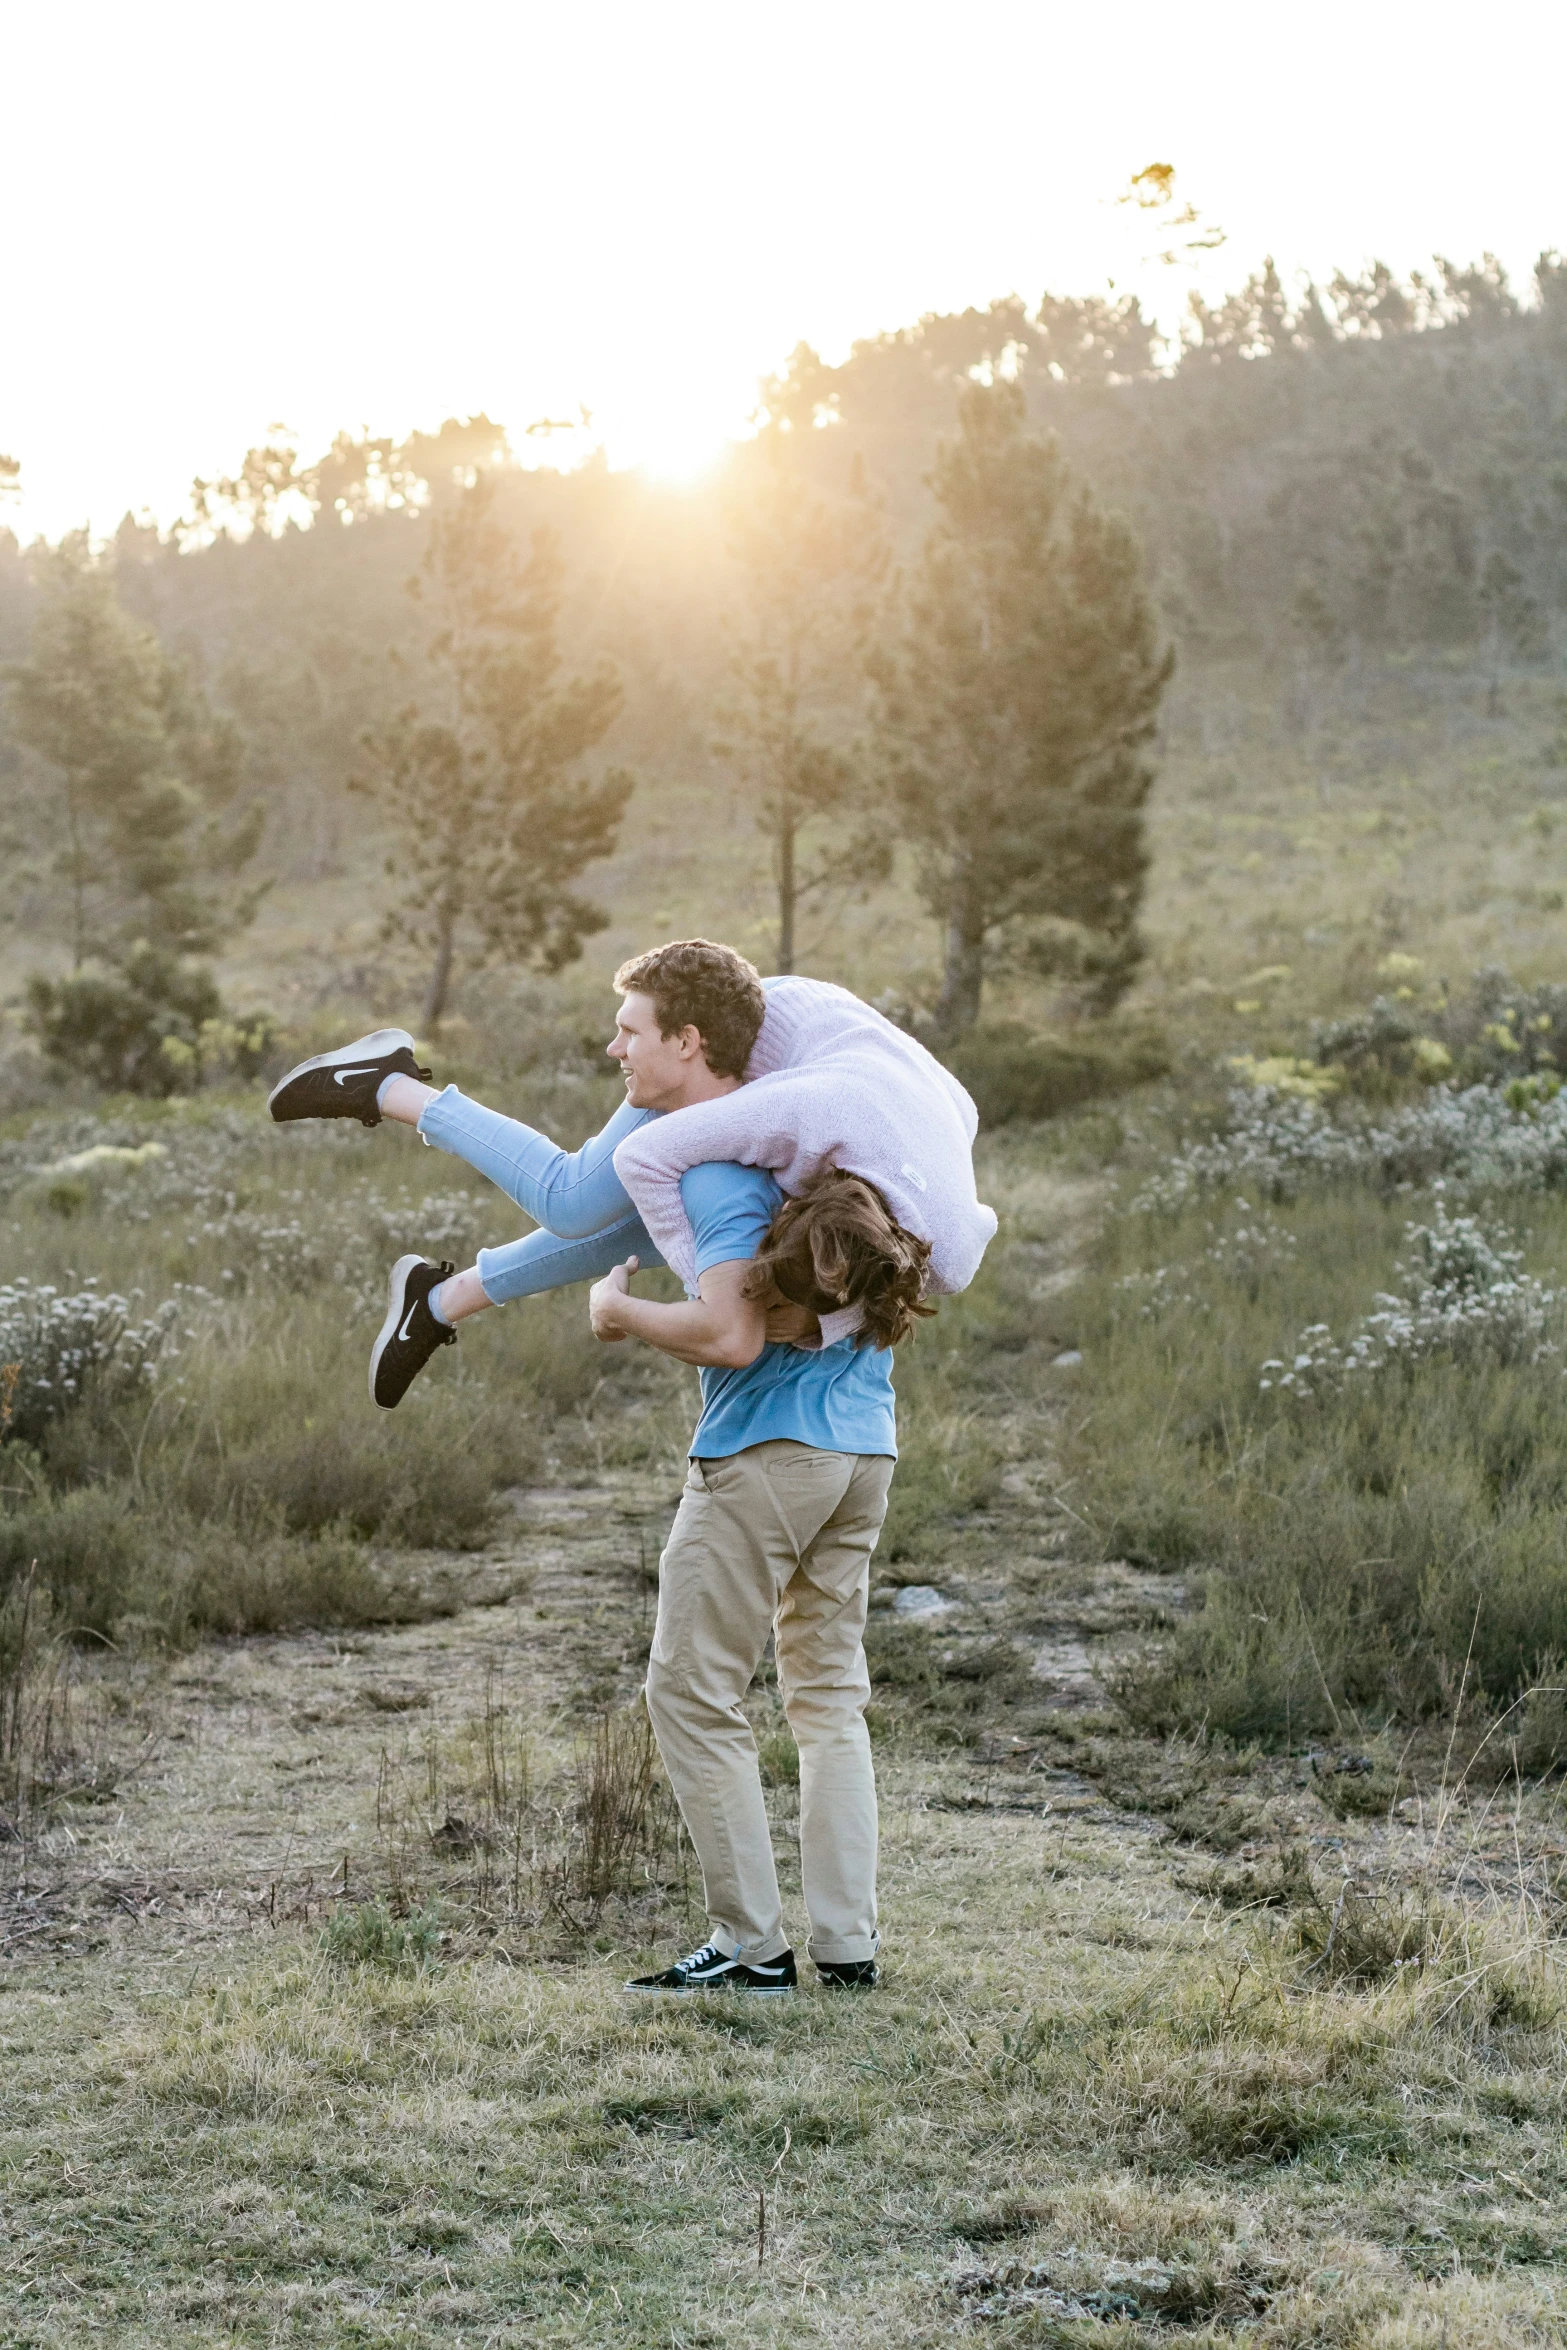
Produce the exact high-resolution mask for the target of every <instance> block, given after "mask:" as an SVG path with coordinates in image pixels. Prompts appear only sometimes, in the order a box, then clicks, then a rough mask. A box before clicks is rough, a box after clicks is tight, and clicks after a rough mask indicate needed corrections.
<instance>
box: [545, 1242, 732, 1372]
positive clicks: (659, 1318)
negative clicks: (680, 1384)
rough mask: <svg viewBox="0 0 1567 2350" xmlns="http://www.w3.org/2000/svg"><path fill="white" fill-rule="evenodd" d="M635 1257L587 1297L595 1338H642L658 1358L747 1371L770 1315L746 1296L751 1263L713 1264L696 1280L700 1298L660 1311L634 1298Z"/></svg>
mask: <svg viewBox="0 0 1567 2350" xmlns="http://www.w3.org/2000/svg"><path fill="white" fill-rule="evenodd" d="M636 1269H637V1260H636V1258H635V1257H628V1258H627V1259H626V1262H625V1263H624V1264H623V1265H617V1266H616V1267H615V1268H614V1270H613V1272H610V1273H606V1274H605V1276H604V1278H603V1280H602V1281H596V1282H595V1283H594V1285H593V1287H592V1289H591V1290H590V1291H589V1293H588V1312H589V1315H590V1316H591V1318H592V1322H593V1335H594V1337H595V1338H602V1339H606V1340H610V1339H616V1338H641V1339H645V1340H646V1341H647V1344H648V1345H649V1346H656V1347H657V1348H658V1350H659V1352H660V1354H666V1355H673V1356H674V1357H675V1358H676V1360H677V1361H679V1362H682V1363H696V1364H699V1365H703V1366H707V1367H711V1368H714V1369H718V1370H725V1371H738V1370H743V1369H744V1368H745V1366H746V1364H747V1363H754V1362H755V1360H756V1358H757V1356H758V1355H759V1354H760V1353H761V1351H762V1349H763V1347H764V1346H765V1345H766V1344H767V1310H766V1308H765V1307H764V1306H763V1305H762V1304H761V1303H760V1302H759V1301H758V1300H757V1299H755V1298H749V1297H747V1296H746V1295H745V1277H746V1275H747V1274H748V1273H749V1272H750V1270H751V1265H750V1260H749V1258H743V1257H742V1258H734V1259H731V1261H730V1262H729V1263H727V1264H723V1265H710V1266H709V1267H708V1269H707V1271H706V1272H705V1273H703V1274H701V1275H700V1276H699V1278H698V1281H697V1294H696V1296H695V1297H694V1298H689V1299H687V1301H686V1302H685V1304H683V1305H678V1306H661V1305H658V1304H656V1303H655V1302H654V1300H653V1299H652V1298H648V1297H633V1296H632V1294H631V1287H630V1276H631V1275H632V1274H633V1273H634V1272H635V1271H636Z"/></svg>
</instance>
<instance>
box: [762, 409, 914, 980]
mask: <svg viewBox="0 0 1567 2350" xmlns="http://www.w3.org/2000/svg"><path fill="white" fill-rule="evenodd" d="M728 522H729V547H730V553H731V555H732V556H733V558H734V560H735V563H736V565H737V567H738V570H739V575H740V579H741V582H742V583H743V596H742V603H741V608H740V611H739V613H738V615H737V617H736V619H735V621H734V624H733V636H732V651H731V656H730V664H729V670H730V685H729V692H728V694H727V696H726V698H725V700H724V703H723V705H722V710H721V716H722V721H723V724H724V727H725V732H726V738H727V739H726V741H725V743H724V744H723V745H722V748H724V749H725V750H726V751H727V752H728V754H729V755H730V757H731V758H732V759H733V760H734V762H735V764H736V766H737V767H738V768H739V770H740V773H741V775H742V777H743V779H744V782H745V784H746V786H747V787H748V792H749V802H750V808H751V813H752V815H753V816H754V818H755V820H756V823H757V826H758V828H759V829H760V830H761V831H762V832H763V833H764V834H765V835H766V837H767V839H768V841H769V842H770V843H771V847H772V862H773V880H774V885H775V888H776V890H777V898H778V945H777V949H776V953H775V956H774V967H775V969H777V970H779V971H792V970H793V969H794V967H795V959H796V953H797V937H796V930H797V922H798V916H799V912H800V908H801V906H802V905H803V904H804V903H806V902H807V901H808V900H810V899H811V898H813V897H817V896H819V895H821V894H822V893H824V892H828V891H831V890H834V889H838V888H843V887H845V886H848V887H859V888H864V887H867V886H868V885H869V884H870V883H871V882H872V881H874V880H876V879H879V878H884V877H885V875H886V873H887V870H888V868H889V863H890V857H889V844H888V842H887V840H886V837H885V827H882V828H881V830H880V836H879V837H878V835H877V833H876V831H875V830H874V829H873V828H872V826H871V825H870V824H869V823H866V824H863V825H861V826H860V827H859V828H858V829H857V830H856V831H855V832H853V833H852V834H851V835H850V836H849V837H848V838H844V837H843V820H844V819H845V818H846V817H850V816H852V815H853V814H854V813H855V812H856V810H857V809H863V806H864V798H865V793H864V785H863V779H862V776H861V773H860V770H859V768H858V767H857V765H856V762H855V760H854V759H853V757H852V756H851V755H850V754H849V752H848V751H847V750H846V748H845V747H844V737H845V734H846V732H847V728H848V726H849V724H850V723H851V721H852V718H853V716H854V714H855V706H856V696H857V695H858V694H862V693H863V671H862V669H861V665H860V661H859V658H858V656H859V652H860V648H861V646H862V643H863V640H864V636H865V631H866V627H867V625H868V622H869V619H870V612H871V596H872V593H873V591H874V588H875V586H876V583H877V582H878V581H879V580H880V578H881V576H882V574H883V572H884V571H885V569H886V564H887V550H886V543H885V541H884V539H883V536H882V532H881V527H880V524H879V522H878V520H877V517H876V515H875V513H874V512H873V511H872V509H871V507H870V506H869V504H868V503H867V501H866V500H865V499H864V498H863V497H859V496H851V497H849V498H840V499H835V500H829V499H827V498H824V497H822V496H820V495H819V494H818V492H817V491H815V490H814V489H812V488H811V486H810V485H809V483H807V482H806V481H804V480H802V478H801V477H800V474H799V472H798V470H797V469H796V468H795V467H794V466H793V464H792V463H791V456H790V451H789V449H788V447H787V444H786V442H785V441H784V440H782V439H781V438H780V437H779V436H778V433H777V428H776V427H774V428H772V429H771V430H770V431H769V432H768V433H766V434H764V435H763V437H762V442H761V445H760V447H759V448H757V449H756V450H754V451H753V452H751V453H750V454H749V463H748V464H747V465H746V466H745V468H744V470H743V472H742V473H741V475H740V478H739V480H738V482H737V484H736V487H735V490H734V491H733V493H732V495H731V497H730V499H729V501H728ZM834 828H835V829H836V833H837V837H836V838H834V837H831V835H832V832H833V830H834ZM824 829H826V830H827V831H828V833H829V837H828V838H827V839H826V840H825V841H824V840H823V839H822V837H821V836H822V833H823V831H824ZM802 836H805V838H802Z"/></svg>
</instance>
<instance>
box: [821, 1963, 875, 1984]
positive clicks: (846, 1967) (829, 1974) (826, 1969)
mask: <svg viewBox="0 0 1567 2350" xmlns="http://www.w3.org/2000/svg"><path fill="white" fill-rule="evenodd" d="M816 1972H817V1973H818V1974H819V1975H820V1977H821V1979H822V1981H823V1982H824V1983H836V1984H837V1985H838V1987H839V1989H840V1990H843V1991H869V1990H870V1989H871V1987H872V1985H873V1984H876V1983H879V1982H880V1981H881V1969H880V1967H879V1966H878V1965H877V1964H876V1961H875V1960H874V1959H873V1958H846V1959H837V1960H833V1959H830V1958H825V1959H824V1958H819V1959H818V1960H817V1961H816Z"/></svg>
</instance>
